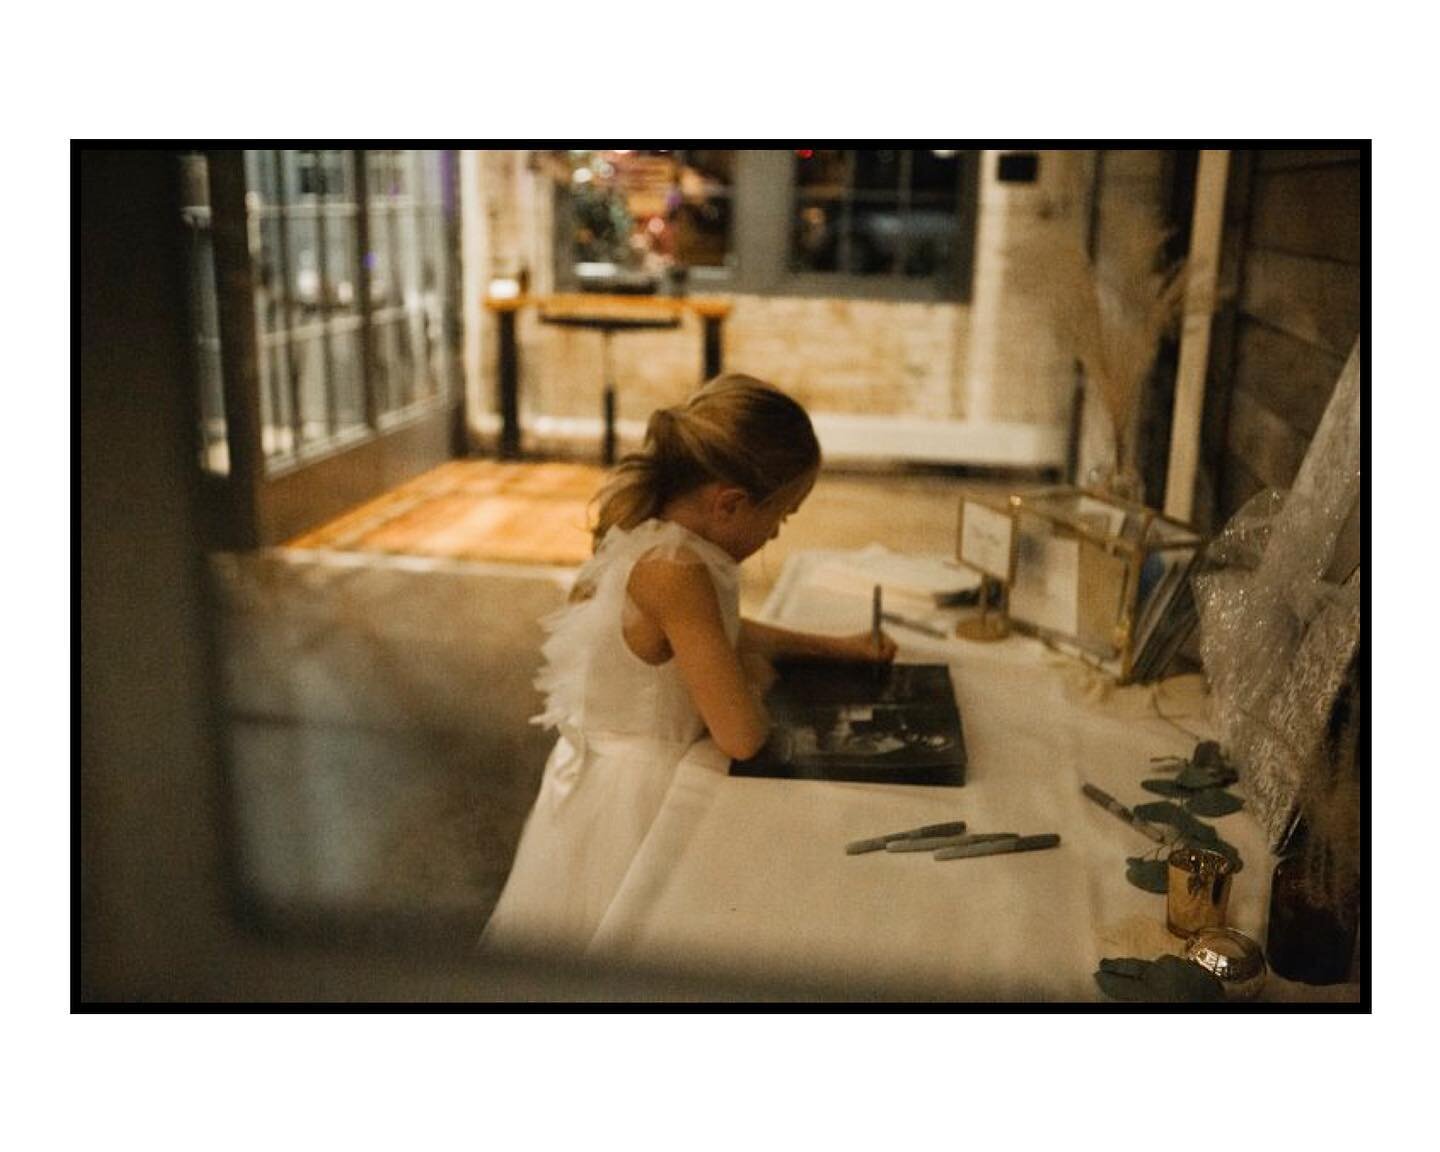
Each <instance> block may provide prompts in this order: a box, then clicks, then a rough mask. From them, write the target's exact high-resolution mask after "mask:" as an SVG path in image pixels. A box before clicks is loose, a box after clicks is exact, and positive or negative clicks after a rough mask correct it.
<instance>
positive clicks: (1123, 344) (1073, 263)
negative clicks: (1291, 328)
mask: <svg viewBox="0 0 1440 1152" xmlns="http://www.w3.org/2000/svg"><path fill="white" fill-rule="evenodd" d="M1103 237H1104V241H1103V251H1102V253H1101V258H1100V260H1099V261H1098V262H1097V263H1096V264H1092V263H1091V261H1090V259H1089V257H1088V256H1087V255H1086V254H1085V251H1084V249H1083V248H1082V247H1081V246H1080V244H1079V242H1078V240H1072V241H1070V242H1068V243H1066V244H1065V245H1063V246H1062V247H1061V248H1060V249H1059V250H1058V251H1057V252H1056V254H1055V260H1054V262H1053V264H1052V265H1051V268H1050V275H1049V277H1048V294H1049V297H1050V303H1051V307H1052V310H1053V314H1054V322H1055V329H1056V335H1057V337H1058V338H1059V340H1060V341H1061V343H1062V344H1064V345H1065V346H1066V347H1067V348H1068V349H1069V351H1070V352H1071V353H1072V354H1073V355H1074V356H1075V358H1076V359H1077V360H1079V361H1080V363H1081V364H1082V365H1083V367H1084V369H1085V375H1086V376H1087V378H1088V379H1089V380H1090V381H1091V383H1092V384H1093V386H1094V387H1095V389H1096V391H1097V392H1098V393H1099V395H1100V397H1101V399H1102V400H1103V401H1104V405H1105V410H1106V412H1107V413H1108V414H1109V416H1110V419H1111V421H1112V422H1113V424H1114V429H1115V470H1116V472H1117V473H1119V472H1125V471H1133V470H1134V467H1135V461H1134V460H1133V459H1132V457H1133V454H1134V451H1135V434H1136V430H1137V428H1138V420H1139V399H1140V390H1141V386H1142V385H1143V384H1144V382H1145V378H1146V376H1148V375H1149V373H1150V369H1151V368H1152V367H1153V366H1154V364H1155V357H1156V355H1157V354H1158V353H1159V350H1160V340H1161V337H1162V336H1164V335H1165V333H1166V332H1167V331H1170V330H1171V329H1172V328H1173V327H1174V325H1175V322H1176V320H1177V319H1178V317H1179V315H1180V311H1181V307H1182V305H1183V304H1184V301H1185V285H1186V279H1187V277H1186V265H1185V263H1184V262H1183V261H1181V262H1179V263H1176V264H1171V265H1169V266H1168V267H1167V266H1166V263H1165V245H1166V242H1167V241H1168V239H1169V233H1168V232H1167V231H1166V230H1165V228H1164V227H1163V226H1162V225H1161V224H1160V222H1159V220H1158V219H1156V217H1155V215H1154V214H1153V213H1151V212H1146V211H1143V210H1141V209H1137V208H1120V207H1116V208H1107V210H1106V214H1105V226H1104V230H1103Z"/></svg>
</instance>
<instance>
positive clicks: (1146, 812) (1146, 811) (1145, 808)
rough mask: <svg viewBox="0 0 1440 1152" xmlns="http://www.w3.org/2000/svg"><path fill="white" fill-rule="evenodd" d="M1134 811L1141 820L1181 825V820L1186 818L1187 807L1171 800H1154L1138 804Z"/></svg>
mask: <svg viewBox="0 0 1440 1152" xmlns="http://www.w3.org/2000/svg"><path fill="white" fill-rule="evenodd" d="M1132 811H1134V813H1135V815H1136V816H1138V817H1140V819H1141V820H1148V821H1150V823H1152V824H1174V825H1175V826H1176V827H1179V825H1180V822H1181V821H1182V820H1184V819H1185V809H1183V808H1181V807H1180V805H1178V804H1172V803H1170V801H1169V800H1152V801H1150V803H1148V804H1137V805H1135V807H1134V809H1132Z"/></svg>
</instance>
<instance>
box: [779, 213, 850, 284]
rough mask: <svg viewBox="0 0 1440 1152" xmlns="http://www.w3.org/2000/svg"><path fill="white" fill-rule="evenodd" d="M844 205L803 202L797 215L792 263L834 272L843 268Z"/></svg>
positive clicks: (804, 269) (801, 267)
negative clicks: (841, 232)
mask: <svg viewBox="0 0 1440 1152" xmlns="http://www.w3.org/2000/svg"><path fill="white" fill-rule="evenodd" d="M843 217H844V207H843V205H841V204H838V203H833V202H810V203H805V202H802V203H801V205H800V210H799V212H797V213H796V216H795V237H794V240H795V242H794V245H793V248H792V253H793V258H792V261H791V267H792V268H793V270H794V271H796V272H834V271H836V270H837V269H838V268H839V251H840V225H841V221H842V219H843Z"/></svg>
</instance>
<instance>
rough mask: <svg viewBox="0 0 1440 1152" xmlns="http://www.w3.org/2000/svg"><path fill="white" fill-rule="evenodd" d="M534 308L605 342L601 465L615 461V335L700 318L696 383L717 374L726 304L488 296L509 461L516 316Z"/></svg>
mask: <svg viewBox="0 0 1440 1152" xmlns="http://www.w3.org/2000/svg"><path fill="white" fill-rule="evenodd" d="M526 307H535V308H537V309H538V310H539V313H540V318H541V320H542V321H543V322H545V323H549V324H562V325H569V326H571V327H583V328H592V329H596V330H598V331H600V332H601V334H602V338H603V339H604V341H605V349H604V355H605V367H604V377H605V449H604V451H605V463H606V465H607V466H608V465H610V464H612V463H613V462H614V454H615V399H614V380H613V378H612V376H611V373H610V368H609V337H610V334H611V333H613V332H618V331H623V330H625V329H632V330H633V329H638V328H674V327H676V326H678V325H679V323H680V318H681V316H682V315H684V314H685V313H686V312H693V313H694V314H695V315H697V316H699V317H700V319H701V322H702V325H703V336H702V347H701V368H700V381H701V382H702V383H703V382H704V381H706V380H709V379H711V378H712V377H714V376H718V375H719V374H720V370H721V360H722V352H723V345H722V336H723V327H724V324H725V318H726V317H727V316H729V315H730V308H731V305H730V301H728V300H724V299H719V298H714V297H706V296H616V295H607V294H602V293H588V292H582V293H561V294H557V295H551V296H487V297H486V298H485V308H486V310H487V311H490V312H493V313H494V314H495V315H496V317H497V318H498V320H499V324H500V340H499V384H500V455H501V456H502V457H504V458H506V459H513V458H514V457H516V456H518V455H519V454H520V345H519V342H518V340H517V339H516V334H515V317H516V315H517V314H518V313H519V311H520V309H522V308H526Z"/></svg>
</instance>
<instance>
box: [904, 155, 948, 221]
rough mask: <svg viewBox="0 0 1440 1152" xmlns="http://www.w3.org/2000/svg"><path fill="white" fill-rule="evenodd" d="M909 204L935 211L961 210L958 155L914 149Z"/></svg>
mask: <svg viewBox="0 0 1440 1152" xmlns="http://www.w3.org/2000/svg"><path fill="white" fill-rule="evenodd" d="M910 187H911V203H913V204H925V205H929V206H934V207H935V208H936V209H938V210H942V211H950V212H952V213H953V212H958V211H959V209H960V153H958V152H932V151H930V150H929V149H917V150H916V151H915V152H914V153H913V154H912V159H911V167H910Z"/></svg>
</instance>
